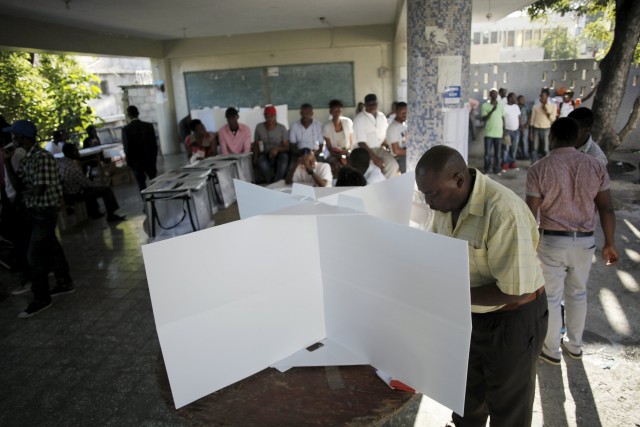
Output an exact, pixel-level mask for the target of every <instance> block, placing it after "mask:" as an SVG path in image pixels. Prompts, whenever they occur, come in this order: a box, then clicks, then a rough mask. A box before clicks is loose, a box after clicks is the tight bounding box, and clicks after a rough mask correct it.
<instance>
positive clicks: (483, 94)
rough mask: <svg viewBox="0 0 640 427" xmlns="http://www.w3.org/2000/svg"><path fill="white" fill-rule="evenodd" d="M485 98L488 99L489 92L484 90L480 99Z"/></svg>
mask: <svg viewBox="0 0 640 427" xmlns="http://www.w3.org/2000/svg"><path fill="white" fill-rule="evenodd" d="M487 98H489V91H488V90H486V89H485V90H483V91H482V99H487Z"/></svg>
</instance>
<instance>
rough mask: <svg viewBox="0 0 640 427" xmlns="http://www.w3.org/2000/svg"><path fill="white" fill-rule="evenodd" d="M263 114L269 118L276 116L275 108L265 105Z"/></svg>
mask: <svg viewBox="0 0 640 427" xmlns="http://www.w3.org/2000/svg"><path fill="white" fill-rule="evenodd" d="M264 114H265V115H267V114H268V115H270V116H275V115H276V107H274V106H273V105H267V106H266V107H264Z"/></svg>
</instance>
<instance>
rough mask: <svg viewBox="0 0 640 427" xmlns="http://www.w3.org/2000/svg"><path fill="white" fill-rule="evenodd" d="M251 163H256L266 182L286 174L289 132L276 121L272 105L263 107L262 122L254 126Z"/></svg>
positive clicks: (274, 108)
mask: <svg viewBox="0 0 640 427" xmlns="http://www.w3.org/2000/svg"><path fill="white" fill-rule="evenodd" d="M253 163H254V164H257V165H258V168H259V169H260V173H262V176H263V177H264V179H265V180H266V181H267V184H270V183H272V182H275V181H280V180H281V179H284V177H285V176H286V175H287V166H288V164H289V133H288V132H287V128H285V127H284V125H282V124H280V123H278V122H277V121H276V107H274V106H273V105H267V106H266V107H265V108H264V122H262V123H258V125H257V126H256V131H255V137H254V142H253ZM274 169H275V175H274Z"/></svg>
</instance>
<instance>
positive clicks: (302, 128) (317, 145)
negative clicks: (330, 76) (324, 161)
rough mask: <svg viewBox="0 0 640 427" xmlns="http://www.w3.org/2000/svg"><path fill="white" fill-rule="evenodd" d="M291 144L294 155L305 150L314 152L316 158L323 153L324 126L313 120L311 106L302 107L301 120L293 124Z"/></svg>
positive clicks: (290, 131) (290, 133) (290, 137)
mask: <svg viewBox="0 0 640 427" xmlns="http://www.w3.org/2000/svg"><path fill="white" fill-rule="evenodd" d="M289 143H290V144H293V145H292V147H291V149H292V151H293V152H294V154H299V152H300V151H302V150H304V149H305V148H306V149H308V150H311V151H313V154H314V155H315V156H316V157H318V155H319V154H320V153H321V152H322V149H323V147H324V138H323V136H322V124H321V123H320V122H319V121H318V120H316V119H314V118H313V107H312V106H311V104H302V105H301V106H300V120H296V121H295V122H293V123H291V129H290V130H289Z"/></svg>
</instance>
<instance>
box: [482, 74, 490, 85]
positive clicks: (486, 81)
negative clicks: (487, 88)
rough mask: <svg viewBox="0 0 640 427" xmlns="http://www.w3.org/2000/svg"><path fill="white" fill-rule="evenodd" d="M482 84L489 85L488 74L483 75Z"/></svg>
mask: <svg viewBox="0 0 640 427" xmlns="http://www.w3.org/2000/svg"><path fill="white" fill-rule="evenodd" d="M483 82H484V84H486V85H488V84H489V73H484V79H483Z"/></svg>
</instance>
